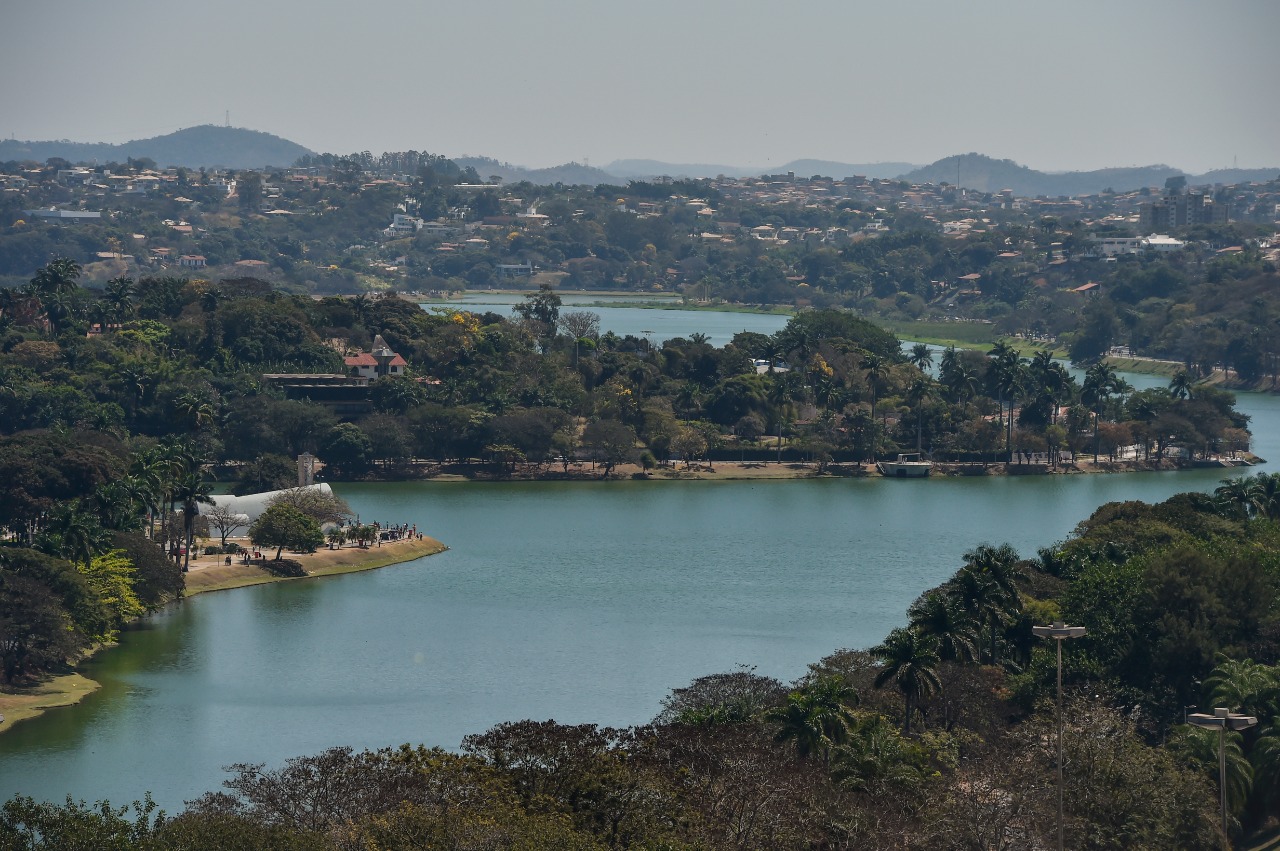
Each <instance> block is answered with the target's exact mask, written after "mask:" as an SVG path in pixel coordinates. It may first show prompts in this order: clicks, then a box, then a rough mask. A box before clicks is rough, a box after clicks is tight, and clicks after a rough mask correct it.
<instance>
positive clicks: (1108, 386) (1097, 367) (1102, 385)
mask: <svg viewBox="0 0 1280 851" xmlns="http://www.w3.org/2000/svg"><path fill="white" fill-rule="evenodd" d="M1128 389H1129V385H1127V384H1126V383H1125V382H1124V380H1123V379H1121V378H1120V376H1119V375H1117V374H1116V370H1115V367H1113V366H1111V364H1108V363H1103V362H1102V361H1098V362H1097V363H1095V364H1094V365H1093V366H1091V367H1089V369H1088V371H1087V372H1086V373H1085V376H1084V386H1083V388H1082V389H1081V391H1080V400H1081V401H1082V402H1084V403H1085V404H1086V405H1088V406H1089V410H1091V411H1093V463H1095V464H1096V463H1098V422H1099V420H1100V419H1101V418H1102V410H1103V408H1104V407H1105V406H1106V404H1107V400H1108V399H1110V398H1111V397H1112V395H1114V394H1116V393H1123V392H1124V391H1125V390H1128Z"/></svg>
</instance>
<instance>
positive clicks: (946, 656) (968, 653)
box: [907, 589, 979, 664]
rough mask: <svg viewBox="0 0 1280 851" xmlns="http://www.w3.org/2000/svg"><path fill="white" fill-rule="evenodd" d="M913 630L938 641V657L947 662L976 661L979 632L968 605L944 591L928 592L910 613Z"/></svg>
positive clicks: (908, 611) (908, 612)
mask: <svg viewBox="0 0 1280 851" xmlns="http://www.w3.org/2000/svg"><path fill="white" fill-rule="evenodd" d="M907 616H908V617H909V618H910V622H911V628H912V629H917V630H919V631H920V632H922V633H924V634H925V635H932V636H933V637H934V638H936V639H937V640H938V658H940V659H941V660H942V661H944V662H959V663H961V664H965V663H967V662H973V661H976V660H977V658H978V641H979V637H978V629H977V627H976V625H975V623H974V620H973V618H972V617H971V616H970V614H969V612H967V611H965V608H964V603H963V602H961V600H960V599H959V598H958V597H956V596H955V595H954V594H950V593H947V592H946V591H944V590H941V589H934V590H932V591H927V592H925V594H924V595H923V596H922V597H920V599H918V600H916V601H915V602H914V603H912V604H911V608H909V609H908V610H907Z"/></svg>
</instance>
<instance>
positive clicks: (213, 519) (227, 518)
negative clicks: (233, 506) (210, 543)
mask: <svg viewBox="0 0 1280 851" xmlns="http://www.w3.org/2000/svg"><path fill="white" fill-rule="evenodd" d="M204 516H205V517H206V518H207V519H208V521H209V528H210V529H217V530H218V538H219V543H220V545H221V546H222V548H223V549H226V546H227V538H230V537H231V536H232V535H233V534H235V532H236V530H238V529H243V528H244V527H245V526H248V525H249V518H248V516H247V515H244V514H239V513H237V512H235V511H232V510H230V509H229V508H227V507H226V506H222V505H214V506H213V507H212V508H210V509H209V510H208V511H206V512H204Z"/></svg>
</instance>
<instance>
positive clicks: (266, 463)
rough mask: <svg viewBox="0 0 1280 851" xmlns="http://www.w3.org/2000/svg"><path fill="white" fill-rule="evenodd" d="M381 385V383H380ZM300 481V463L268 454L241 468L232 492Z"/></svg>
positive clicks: (274, 487) (270, 488) (271, 488)
mask: <svg viewBox="0 0 1280 851" xmlns="http://www.w3.org/2000/svg"><path fill="white" fill-rule="evenodd" d="M379 383H381V382H379ZM297 481H298V463H297V462H296V461H294V460H293V459H291V458H288V457H287V456H284V455H276V454H273V453H267V454H263V455H259V456H258V457H257V458H255V459H254V460H253V461H250V462H248V463H246V464H242V465H241V466H240V472H239V475H238V476H237V478H236V482H235V485H234V486H233V487H232V489H231V492H232V493H233V494H235V495H236V496H244V495H245V494H249V493H264V492H266V491H274V490H280V489H282V488H287V487H289V486H291V485H293V484H294V483H295V482H297Z"/></svg>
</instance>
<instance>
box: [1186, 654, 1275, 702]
mask: <svg viewBox="0 0 1280 851" xmlns="http://www.w3.org/2000/svg"><path fill="white" fill-rule="evenodd" d="M1204 687H1205V691H1206V692H1208V694H1209V705H1210V706H1237V707H1240V711H1242V712H1244V713H1246V714H1249V715H1264V714H1266V712H1267V710H1269V709H1271V708H1272V707H1273V706H1274V705H1275V703H1276V699H1277V698H1278V697H1280V675H1278V672H1277V671H1276V669H1275V668H1272V667H1270V666H1269V665H1262V664H1260V663H1258V662H1255V661H1253V660H1252V659H1231V658H1228V657H1227V656H1226V655H1224V654H1222V653H1219V654H1218V664H1217V666H1216V667H1215V668H1214V669H1213V673H1211V674H1210V675H1209V676H1208V678H1206V679H1205V681H1204Z"/></svg>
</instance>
